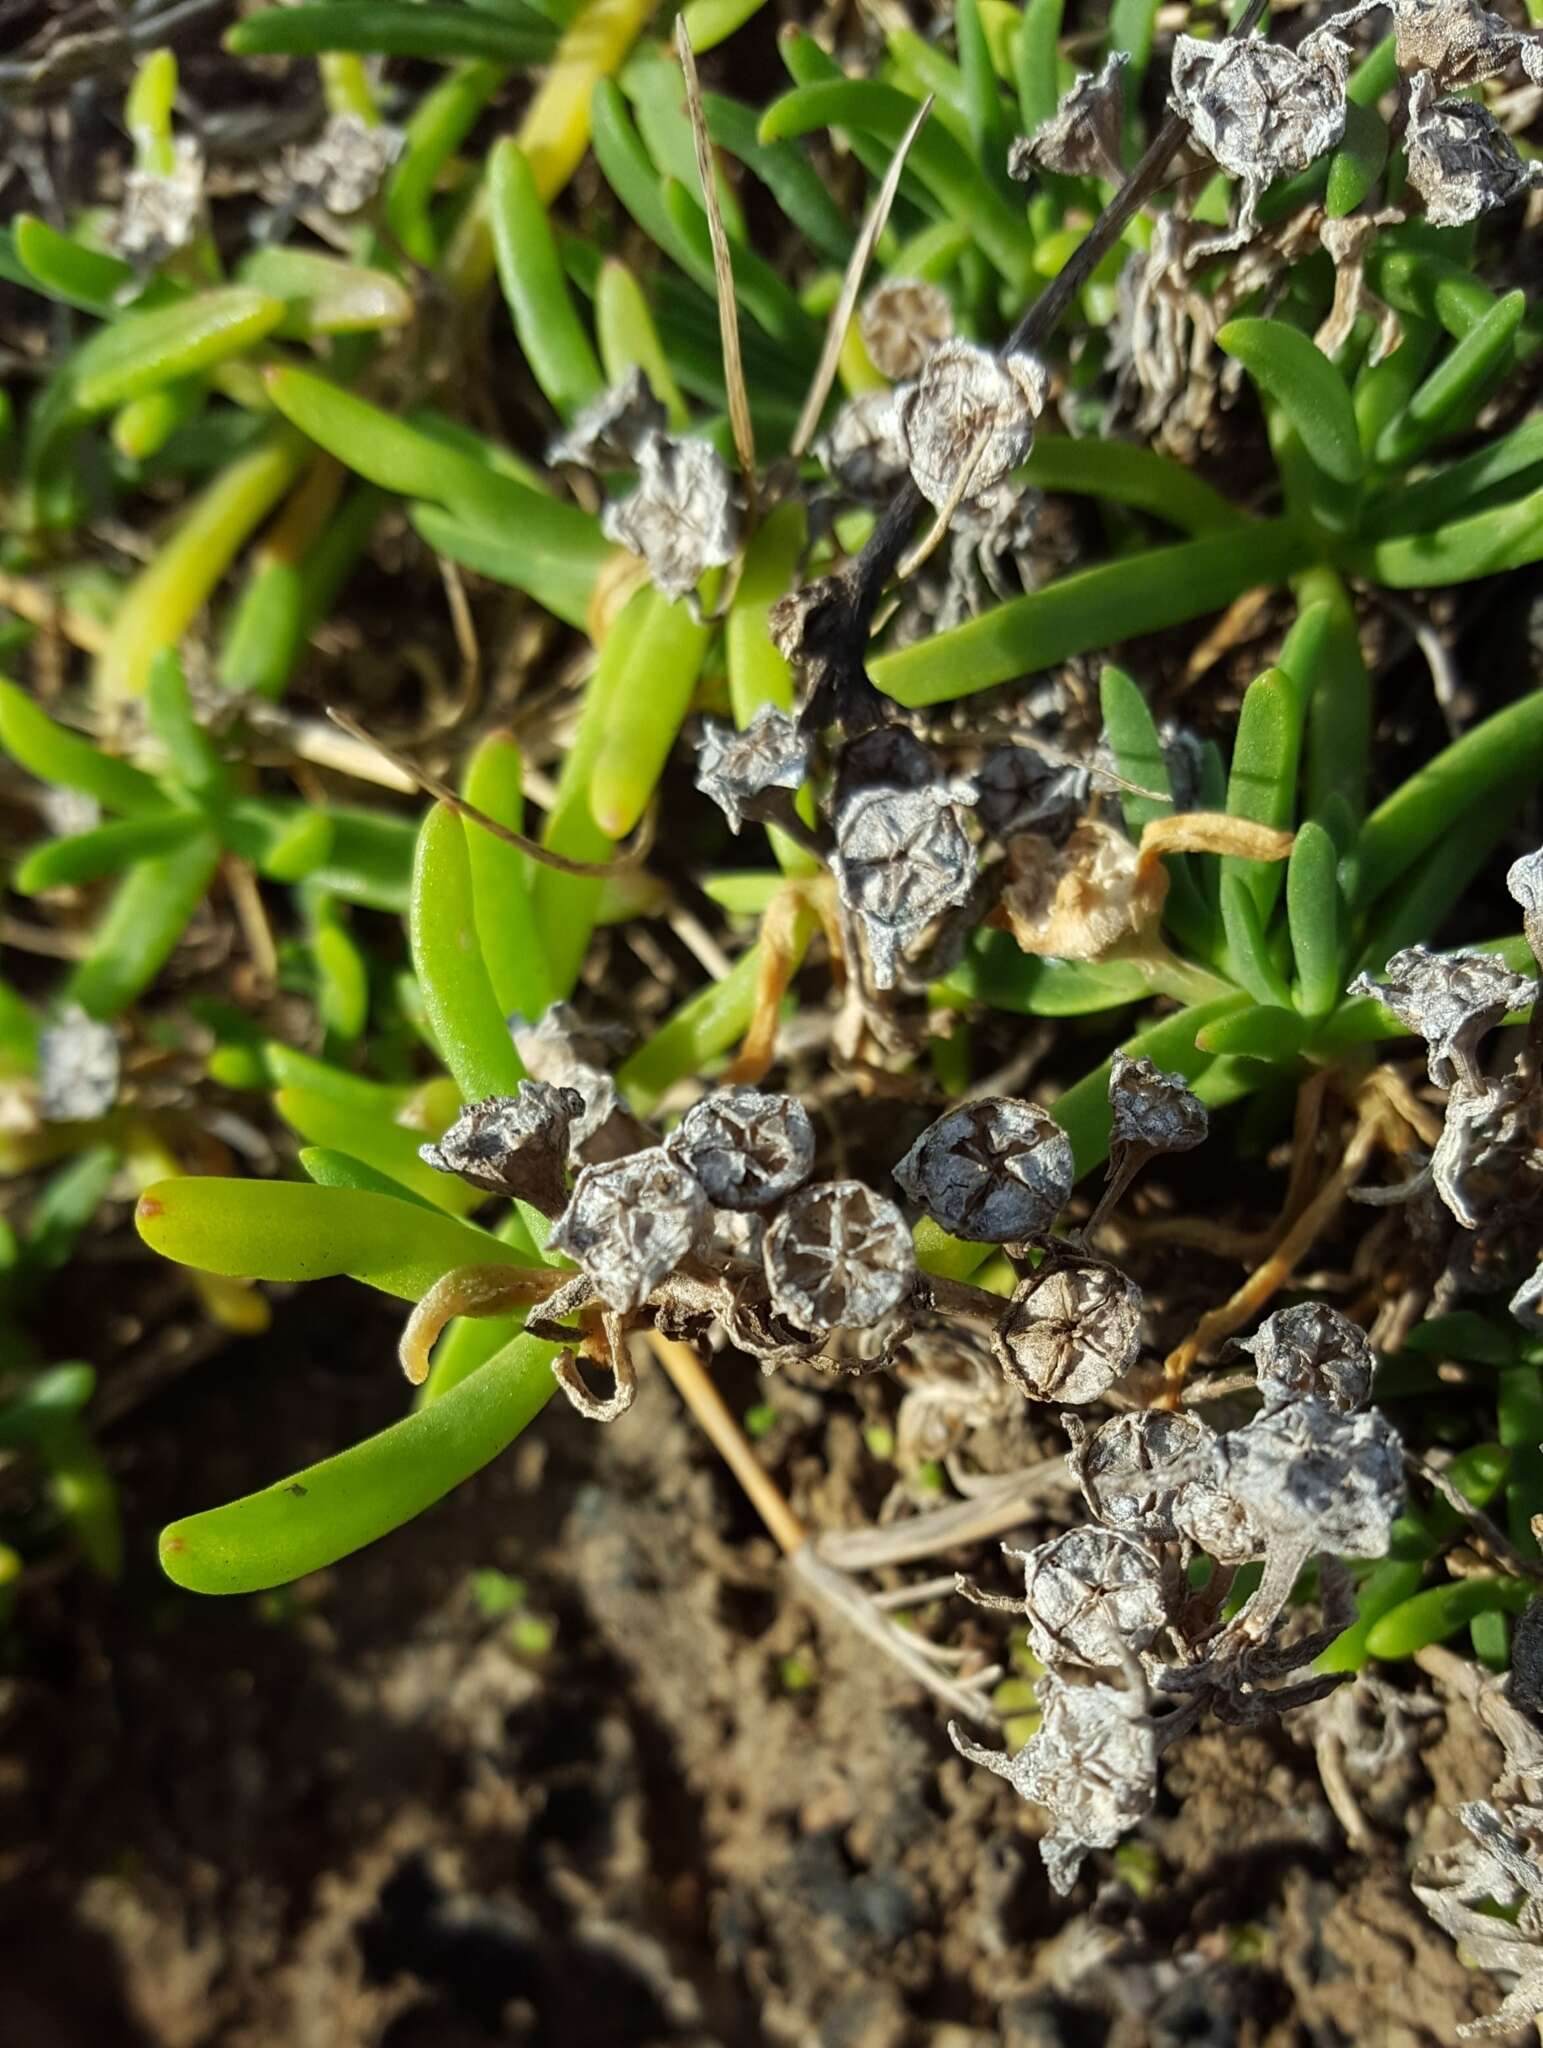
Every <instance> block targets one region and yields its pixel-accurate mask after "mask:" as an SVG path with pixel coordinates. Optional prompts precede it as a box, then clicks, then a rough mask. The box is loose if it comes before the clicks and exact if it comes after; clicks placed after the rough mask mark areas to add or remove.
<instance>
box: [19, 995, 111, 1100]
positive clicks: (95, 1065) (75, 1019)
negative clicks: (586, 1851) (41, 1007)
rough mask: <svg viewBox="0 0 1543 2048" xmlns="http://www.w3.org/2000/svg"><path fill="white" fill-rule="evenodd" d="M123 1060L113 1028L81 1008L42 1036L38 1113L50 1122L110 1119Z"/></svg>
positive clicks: (72, 1008)
mask: <svg viewBox="0 0 1543 2048" xmlns="http://www.w3.org/2000/svg"><path fill="white" fill-rule="evenodd" d="M120 1074H121V1056H120V1053H119V1048H118V1034H117V1032H116V1031H115V1030H114V1029H113V1027H112V1025H111V1024H103V1023H99V1022H98V1020H97V1019H96V1018H95V1017H89V1016H87V1014H86V1012H85V1011H84V1010H83V1009H81V1007H80V1005H79V1004H78V1003H71V1004H69V1005H68V1006H67V1007H66V1008H65V1009H63V1010H61V1011H60V1012H59V1014H58V1016H57V1017H56V1018H55V1019H54V1020H53V1022H52V1023H50V1024H47V1025H45V1026H44V1028H43V1029H42V1031H40V1032H39V1033H38V1094H37V1104H38V1114H39V1115H40V1116H41V1117H42V1118H43V1121H44V1122H45V1123H51V1124H82V1123H89V1122H91V1120H92V1119H93V1118H94V1117H99V1116H105V1115H106V1114H107V1112H108V1110H110V1109H111V1108H112V1106H113V1104H114V1103H115V1102H116V1101H117V1099H118V1082H119V1077H120Z"/></svg>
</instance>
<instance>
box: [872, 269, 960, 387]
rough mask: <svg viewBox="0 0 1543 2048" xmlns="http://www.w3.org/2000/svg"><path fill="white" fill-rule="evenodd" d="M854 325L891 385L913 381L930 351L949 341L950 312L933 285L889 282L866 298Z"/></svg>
mask: <svg viewBox="0 0 1543 2048" xmlns="http://www.w3.org/2000/svg"><path fill="white" fill-rule="evenodd" d="M858 324H859V328H860V331H861V333H862V337H863V346H864V348H866V349H867V351H868V354H869V355H870V356H871V357H872V359H873V366H874V368H875V369H876V370H877V371H878V373H879V375H880V376H881V377H887V378H888V379H889V380H890V382H891V383H892V384H895V383H899V382H900V381H901V380H902V379H903V378H906V377H914V376H915V375H916V373H917V371H918V370H920V368H921V366H922V364H923V363H925V362H926V360H927V358H928V356H930V355H931V354H932V352H933V350H934V349H936V348H937V347H938V346H939V345H940V344H941V343H943V342H945V341H947V340H948V339H949V337H950V336H951V335H952V333H953V331H954V309H953V307H952V306H951V305H950V304H949V302H948V296H947V294H946V293H945V292H942V291H940V290H939V289H938V287H937V286H936V285H935V284H928V283H927V282H925V280H923V279H921V278H915V277H891V278H886V279H885V281H884V282H883V284H881V285H879V286H878V287H877V288H876V289H875V290H874V291H872V292H870V293H869V294H868V297H867V299H866V300H865V301H864V304H863V310H862V313H861V316H860V318H859V323H858Z"/></svg>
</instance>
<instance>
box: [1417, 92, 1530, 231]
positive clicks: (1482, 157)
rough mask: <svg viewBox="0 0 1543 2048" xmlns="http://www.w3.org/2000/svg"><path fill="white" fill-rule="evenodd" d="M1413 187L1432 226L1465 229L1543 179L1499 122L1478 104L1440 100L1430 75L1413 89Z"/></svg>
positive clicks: (1471, 101)
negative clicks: (1481, 215)
mask: <svg viewBox="0 0 1543 2048" xmlns="http://www.w3.org/2000/svg"><path fill="white" fill-rule="evenodd" d="M1404 146H1405V148H1406V150H1407V151H1408V161H1409V183H1410V184H1411V185H1412V186H1413V188H1414V190H1415V191H1416V192H1418V193H1419V195H1420V197H1421V198H1422V199H1423V200H1424V202H1425V218H1426V219H1427V220H1428V221H1429V222H1430V223H1431V225H1432V226H1433V227H1438V228H1460V227H1463V226H1465V225H1466V224H1467V223H1468V222H1469V221H1471V220H1477V219H1478V217H1479V215H1480V214H1481V213H1488V212H1489V211H1490V210H1491V209H1492V208H1493V207H1496V206H1504V205H1506V204H1507V202H1508V201H1510V200H1512V199H1515V198H1516V197H1517V196H1518V194H1520V193H1522V192H1527V191H1530V190H1531V189H1532V187H1533V186H1534V185H1536V184H1538V183H1539V182H1540V181H1543V164H1539V163H1528V162H1527V161H1526V160H1525V159H1524V158H1523V156H1522V155H1521V153H1520V151H1519V150H1518V149H1517V147H1516V144H1515V143H1514V142H1513V141H1512V140H1511V138H1510V136H1509V135H1507V134H1506V132H1505V130H1504V129H1503V128H1502V127H1501V125H1500V123H1499V122H1498V121H1497V120H1496V119H1495V117H1494V115H1493V114H1492V113H1491V112H1490V111H1489V109H1488V107H1482V106H1480V105H1479V104H1478V102H1477V101H1476V100H1464V99H1448V100H1438V99H1437V98H1436V87H1435V83H1434V81H1433V80H1432V78H1431V76H1430V74H1429V73H1428V72H1423V71H1422V72H1421V73H1420V74H1419V76H1418V77H1417V78H1416V79H1415V80H1414V82H1413V84H1412V85H1411V86H1410V88H1409V127H1408V130H1407V132H1406V134H1405V137H1404Z"/></svg>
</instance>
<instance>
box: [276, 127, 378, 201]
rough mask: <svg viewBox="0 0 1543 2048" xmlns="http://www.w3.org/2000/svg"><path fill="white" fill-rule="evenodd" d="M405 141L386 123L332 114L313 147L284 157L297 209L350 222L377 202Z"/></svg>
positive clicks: (292, 150)
mask: <svg viewBox="0 0 1543 2048" xmlns="http://www.w3.org/2000/svg"><path fill="white" fill-rule="evenodd" d="M406 139H407V138H406V137H405V136H404V135H403V133H402V131H401V129H400V128H392V127H389V126H388V125H387V124H386V123H385V122H383V121H382V122H378V123H376V124H375V125H374V126H373V127H372V126H371V125H370V124H369V123H368V122H365V121H361V120H360V118H359V116H358V115H357V114H334V115H333V116H332V118H331V119H330V120H329V121H328V123H327V125H326V127H325V128H324V129H323V130H322V132H321V134H320V135H319V136H318V137H317V138H316V140H315V141H314V142H312V143H307V144H306V145H305V146H304V147H303V148H291V149H287V150H286V151H285V152H284V157H283V166H284V175H285V178H286V180H287V181H288V183H289V187H290V190H291V193H292V195H293V198H294V203H295V204H296V205H297V206H300V207H311V206H319V207H321V209H322V210H323V212H325V213H330V214H334V215H336V216H337V218H338V219H340V220H346V219H347V218H348V216H349V215H350V214H354V213H358V212H359V211H360V210H361V208H363V207H365V206H368V205H369V203H370V201H371V200H372V199H373V198H374V197H375V194H376V193H377V192H378V191H379V189H380V182H381V180H382V178H384V177H385V175H386V173H387V171H389V170H390V168H391V166H392V165H393V164H394V163H395V162H396V160H397V158H398V157H399V156H400V155H401V154H402V149H403V146H404V144H405V142H406Z"/></svg>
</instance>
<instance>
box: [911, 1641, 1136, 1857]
mask: <svg viewBox="0 0 1543 2048" xmlns="http://www.w3.org/2000/svg"><path fill="white" fill-rule="evenodd" d="M1035 1690H1036V1692H1037V1694H1038V1697H1039V1702H1040V1707H1041V1709H1042V1719H1041V1721H1040V1726H1039V1730H1038V1732H1037V1734H1035V1735H1033V1736H1032V1737H1031V1738H1030V1739H1029V1741H1028V1742H1026V1743H1025V1744H1024V1746H1023V1748H1022V1749H1020V1750H1019V1751H1018V1752H1017V1754H1016V1755H1015V1756H1007V1755H1004V1754H1003V1752H1002V1751H1000V1750H994V1749H986V1748H983V1747H982V1746H981V1745H980V1744H979V1743H975V1742H972V1741H970V1740H969V1738H968V1737H967V1736H964V1735H962V1734H961V1733H960V1732H959V1729H958V1727H957V1725H956V1724H950V1727H949V1731H948V1732H949V1736H950V1739H951V1740H952V1742H953V1745H954V1747H955V1749H957V1750H958V1752H959V1754H960V1755H961V1756H963V1757H966V1758H968V1759H969V1761H970V1762H971V1763H977V1764H984V1765H985V1766H986V1768H987V1769H988V1770H990V1771H994V1772H995V1773H996V1775H997V1776H998V1777H999V1778H1005V1779H1006V1780H1007V1782H1008V1783H1009V1784H1010V1785H1011V1786H1012V1788H1013V1790H1014V1791H1015V1792H1016V1793H1017V1794H1018V1795H1019V1797H1020V1798H1023V1799H1029V1800H1033V1801H1034V1802H1035V1803H1036V1804H1037V1805H1040V1806H1044V1807H1047V1808H1048V1809H1049V1811H1050V1814H1051V1816H1052V1818H1053V1820H1054V1823H1055V1825H1054V1827H1053V1829H1052V1830H1051V1832H1050V1833H1049V1834H1048V1835H1046V1836H1045V1837H1044V1839H1043V1840H1042V1841H1041V1843H1040V1854H1041V1856H1043V1858H1044V1860H1045V1868H1046V1870H1047V1871H1048V1872H1049V1874H1050V1882H1051V1884H1052V1885H1053V1886H1054V1887H1055V1889H1056V1890H1057V1891H1058V1892H1061V1893H1063V1894H1064V1893H1066V1892H1069V1891H1070V1890H1071V1888H1072V1885H1073V1884H1074V1882H1075V1881H1076V1876H1077V1872H1078V1870H1079V1869H1080V1868H1081V1867H1082V1862H1083V1859H1084V1857H1085V1856H1086V1855H1087V1853H1088V1851H1089V1850H1090V1849H1112V1848H1113V1847H1114V1846H1115V1844H1116V1843H1117V1842H1118V1841H1119V1840H1120V1838H1121V1836H1122V1835H1125V1834H1128V1833H1129V1832H1130V1830H1131V1829H1132V1828H1133V1827H1135V1826H1136V1825H1137V1824H1138V1823H1139V1822H1141V1821H1143V1820H1145V1819H1146V1818H1147V1816H1148V1815H1149V1814H1150V1813H1151V1811H1152V1809H1153V1807H1154V1805H1155V1804H1156V1801H1157V1763H1158V1739H1157V1731H1156V1728H1155V1727H1154V1725H1153V1722H1152V1720H1151V1717H1150V1715H1149V1713H1148V1711H1147V1705H1146V1702H1145V1700H1144V1699H1143V1698H1142V1697H1141V1696H1140V1694H1138V1693H1136V1692H1127V1691H1123V1690H1122V1689H1121V1688H1120V1687H1118V1686H1113V1685H1074V1684H1068V1683H1067V1682H1066V1681H1065V1680H1064V1679H1060V1678H1057V1677H1056V1676H1055V1674H1054V1673H1053V1672H1047V1673H1046V1674H1045V1676H1044V1677H1043V1678H1041V1679H1040V1680H1038V1682H1037V1684H1036V1687H1035Z"/></svg>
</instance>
